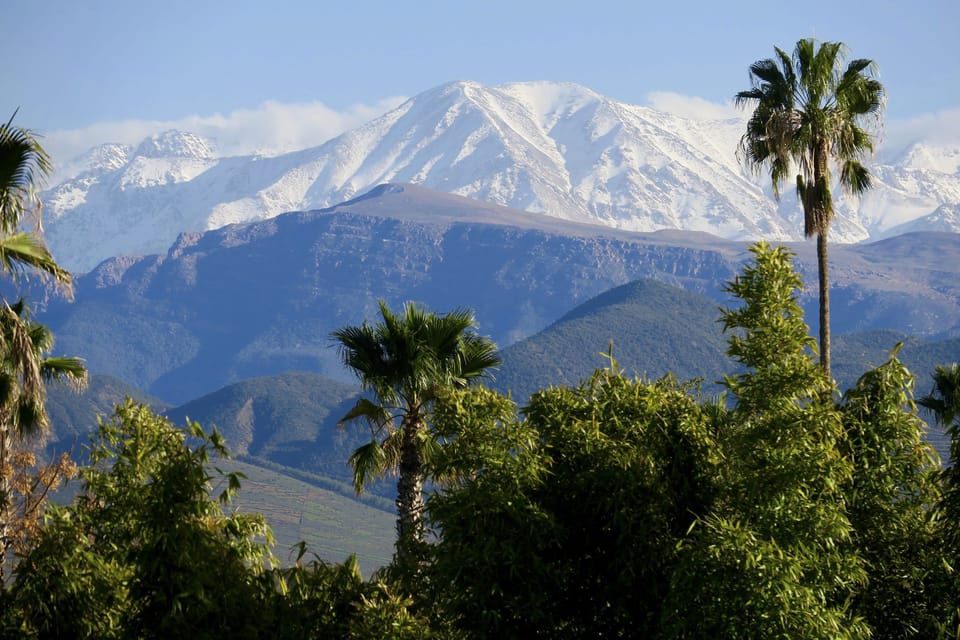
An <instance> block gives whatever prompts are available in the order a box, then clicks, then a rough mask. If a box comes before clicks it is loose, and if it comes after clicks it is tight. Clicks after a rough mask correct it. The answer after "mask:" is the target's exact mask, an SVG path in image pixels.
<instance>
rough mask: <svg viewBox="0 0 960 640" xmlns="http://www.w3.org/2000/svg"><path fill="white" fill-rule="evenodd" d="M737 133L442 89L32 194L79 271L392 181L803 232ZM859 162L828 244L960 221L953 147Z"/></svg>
mask: <svg viewBox="0 0 960 640" xmlns="http://www.w3.org/2000/svg"><path fill="white" fill-rule="evenodd" d="M743 130H744V120H743V119H741V118H731V119H727V120H715V121H703V120H695V119H690V118H684V117H680V116H677V115H673V114H670V113H665V112H662V111H657V110H655V109H652V108H649V107H643V106H637V105H630V104H625V103H621V102H617V101H615V100H612V99H609V98H607V97H604V96H602V95H600V94H597V93H595V92H593V91H591V90H589V89H587V88H584V87H581V86H578V85H573V84H563V83H550V82H529V83H515V84H508V85H503V86H500V87H485V86H482V85H479V84H477V83H473V82H454V83H449V84H446V85H443V86H440V87H437V88H435V89H432V90H429V91H426V92H424V93H421V94H419V95H417V96H415V97H413V98H411V99H410V100H408V101H406V102H404V103H403V104H402V105H400V106H399V107H397V108H396V109H393V110H391V111H389V112H388V113H386V114H384V115H383V116H381V117H379V118H376V119H374V120H372V121H370V122H368V123H367V124H365V125H363V126H361V127H359V128H357V129H355V130H352V131H348V132H346V133H344V134H342V135H340V136H338V137H336V138H334V139H332V140H330V141H328V142H326V143H325V144H323V145H321V146H319V147H314V148H310V149H304V150H300V151H296V152H292V153H287V154H284V155H279V156H274V157H265V156H258V155H254V156H241V157H220V156H219V155H218V154H217V152H216V144H215V141H211V140H206V139H204V138H202V137H200V136H197V135H195V134H192V133H189V132H180V131H169V132H166V133H164V134H161V135H157V136H154V137H151V138H148V139H146V140H144V141H142V142H141V143H140V144H139V145H120V144H105V145H103V146H100V147H98V148H95V149H92V150H91V151H90V152H89V153H87V154H86V155H85V156H83V157H81V158H79V159H75V160H73V161H71V162H70V163H69V164H70V165H71V166H73V167H75V169H74V170H73V172H72V175H71V176H70V177H69V179H67V180H65V181H63V182H61V183H59V184H56V185H54V186H53V187H52V188H51V189H49V190H48V191H46V192H45V193H44V194H42V197H43V200H44V202H45V214H46V220H47V239H48V242H49V244H50V246H51V248H52V250H53V252H54V255H56V256H57V257H58V259H59V260H60V261H61V262H62V263H63V264H64V265H65V266H67V267H68V268H70V269H72V270H74V271H81V272H85V271H89V270H92V269H93V268H94V267H96V266H97V264H99V263H100V262H101V261H103V260H105V259H107V258H110V257H112V256H116V255H121V254H135V255H148V254H160V253H165V252H166V251H167V249H168V248H169V246H170V245H171V244H172V243H173V242H174V240H175V239H176V238H177V236H178V234H180V233H182V232H190V233H193V232H203V231H208V230H213V229H217V228H220V227H223V226H225V225H228V224H232V223H240V222H249V221H257V220H265V219H269V218H272V217H275V216H277V215H279V214H281V213H284V212H288V211H305V210H310V209H317V208H325V207H330V206H333V205H336V204H338V203H340V202H343V201H345V200H349V199H352V198H354V197H357V196H358V195H361V194H364V193H366V192H367V191H369V190H370V189H372V188H374V187H376V186H377V185H379V184H382V183H387V182H393V183H413V184H418V185H422V186H425V187H428V188H430V189H433V190H437V191H442V192H447V193H451V194H456V195H461V196H466V197H469V198H472V199H475V200H480V201H484V202H490V203H493V204H498V205H502V206H506V207H509V208H511V209H515V210H522V211H528V212H533V213H538V214H544V215H546V216H549V217H551V218H552V219H559V220H568V221H577V222H585V223H590V224H596V225H603V226H606V227H610V228H615V229H621V230H628V231H656V230H662V229H671V230H685V231H703V232H709V233H711V234H713V235H716V236H719V237H722V238H725V239H730V240H745V239H756V238H767V239H772V240H778V239H779V240H798V239H800V237H801V234H802V228H803V225H802V222H801V221H802V214H801V212H800V209H799V207H798V205H797V203H796V198H795V197H794V196H793V194H792V193H786V194H784V197H783V198H782V199H781V200H780V201H779V202H777V201H776V200H774V198H773V197H772V195H771V193H770V191H769V186H768V184H767V183H768V182H769V180H768V179H766V177H765V176H763V175H753V174H752V173H750V172H748V171H746V170H745V169H744V167H743V166H742V163H741V162H740V161H739V160H738V157H737V146H738V142H739V138H740V136H741V134H742V132H743ZM872 170H873V173H874V175H875V178H876V179H875V188H874V189H873V190H871V191H870V192H869V193H868V194H867V195H866V197H864V198H863V199H862V200H860V201H847V200H843V201H841V202H839V203H838V208H837V216H836V219H835V221H834V223H833V226H832V228H831V237H832V238H833V239H834V240H835V241H838V242H843V243H854V242H862V241H870V240H877V239H880V238H885V237H890V236H893V235H896V234H898V233H902V232H906V231H960V172H958V171H960V148H953V147H949V146H942V147H940V146H933V145H930V144H919V143H918V144H914V145H911V146H908V147H907V148H906V149H904V150H902V152H901V153H899V154H897V155H896V156H895V157H893V158H892V159H891V160H890V161H889V162H887V163H873V165H872Z"/></svg>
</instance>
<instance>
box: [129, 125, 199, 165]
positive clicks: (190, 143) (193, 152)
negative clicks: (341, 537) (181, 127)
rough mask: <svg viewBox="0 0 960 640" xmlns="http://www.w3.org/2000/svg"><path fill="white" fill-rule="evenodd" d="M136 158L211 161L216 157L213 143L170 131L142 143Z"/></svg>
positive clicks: (194, 136) (188, 134)
mask: <svg viewBox="0 0 960 640" xmlns="http://www.w3.org/2000/svg"><path fill="white" fill-rule="evenodd" d="M134 155H135V156H140V157H143V158H195V159H198V160H209V159H211V158H213V157H214V155H215V154H214V150H213V143H212V141H210V140H207V139H206V138H203V137H201V136H198V135H197V134H195V133H188V132H185V131H175V130H172V129H171V130H169V131H164V132H163V133H161V134H158V135H154V136H150V137H149V138H147V139H146V140H144V141H143V142H141V143H140V146H138V147H137V150H136V151H135V152H134Z"/></svg>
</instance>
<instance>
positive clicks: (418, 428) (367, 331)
mask: <svg viewBox="0 0 960 640" xmlns="http://www.w3.org/2000/svg"><path fill="white" fill-rule="evenodd" d="M379 305H380V315H381V317H382V322H379V323H377V324H375V325H370V324H368V323H367V322H364V323H363V324H362V325H360V326H348V327H343V328H341V329H338V330H337V331H334V332H333V334H332V338H333V339H334V340H335V341H336V342H337V343H338V347H339V350H340V357H341V359H342V360H343V363H344V364H345V365H347V366H348V367H349V368H350V369H352V370H353V372H354V373H356V375H357V377H358V378H359V379H360V383H361V385H362V387H363V389H364V390H367V391H370V392H372V393H373V396H374V401H371V400H369V399H366V398H364V399H361V400H360V401H359V402H358V403H357V405H356V407H354V409H353V410H352V411H350V412H349V413H348V414H347V415H346V416H345V417H344V418H343V422H346V421H350V420H356V419H365V420H367V421H368V423H369V424H370V425H371V428H372V433H373V439H372V440H371V441H370V442H369V443H368V444H366V445H364V446H362V447H360V448H359V449H357V450H356V451H355V452H354V453H353V455H352V456H351V457H350V463H351V464H352V465H353V469H354V478H355V485H356V488H357V490H358V491H360V490H362V488H363V486H364V485H365V484H366V483H367V482H368V481H369V480H370V479H372V478H374V477H377V476H383V475H384V474H386V473H389V472H392V471H394V470H396V471H397V472H398V480H397V511H398V518H397V534H398V538H397V558H398V560H400V561H401V564H403V563H405V562H407V561H409V560H410V556H411V550H412V549H413V548H415V547H418V546H419V545H420V543H422V541H423V481H424V451H425V449H426V448H427V447H429V446H430V443H431V442H432V439H431V436H430V433H429V431H428V428H427V418H428V413H429V410H430V408H431V406H432V404H433V403H434V401H435V400H436V398H437V396H438V394H440V393H442V392H443V391H445V390H448V389H455V388H463V387H466V386H467V385H468V384H470V383H471V382H472V381H474V380H477V379H479V378H481V377H482V376H484V375H487V372H488V370H489V369H490V368H491V367H495V366H497V365H499V364H500V359H499V357H498V356H497V351H496V346H495V345H494V344H493V342H491V341H490V340H489V339H488V338H486V337H483V336H480V335H478V334H477V333H476V331H475V327H476V321H475V320H474V317H473V314H472V313H471V312H469V311H466V310H462V309H458V310H456V311H453V312H452V313H449V314H446V315H436V314H434V313H431V312H427V311H424V310H422V309H420V308H418V307H417V306H416V305H415V304H413V303H407V305H406V306H405V307H404V310H403V313H402V314H401V315H399V316H398V315H395V314H394V313H392V312H391V311H390V309H389V308H388V307H387V305H386V303H385V302H383V301H382V300H381V301H380V303H379ZM397 419H399V422H400V424H399V427H398V426H397V425H396V424H395V421H396V420H397Z"/></svg>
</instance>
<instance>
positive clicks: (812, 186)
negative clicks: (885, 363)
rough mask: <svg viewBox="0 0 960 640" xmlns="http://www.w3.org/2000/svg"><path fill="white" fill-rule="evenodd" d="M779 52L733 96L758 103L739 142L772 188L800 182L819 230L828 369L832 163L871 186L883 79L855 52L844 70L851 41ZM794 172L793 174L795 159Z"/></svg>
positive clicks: (843, 175)
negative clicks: (872, 126) (765, 171)
mask: <svg viewBox="0 0 960 640" xmlns="http://www.w3.org/2000/svg"><path fill="white" fill-rule="evenodd" d="M775 50H776V53H777V57H776V59H770V58H767V59H765V60H758V61H757V62H754V63H753V64H752V65H751V66H750V78H751V81H752V85H753V87H752V88H751V89H749V90H748V91H741V92H739V93H738V94H737V95H736V98H735V101H736V104H737V106H740V107H743V106H748V105H755V106H754V111H753V114H752V115H751V116H750V119H749V120H748V122H747V131H746V133H744V135H743V137H742V138H741V141H740V152H741V154H742V157H744V158H745V159H746V162H747V163H748V165H749V166H751V167H752V168H753V169H755V170H758V171H759V170H760V168H761V167H764V166H768V165H769V168H770V178H771V181H772V182H773V192H774V194H775V195H776V197H778V198H779V197H780V187H781V186H782V185H783V183H784V182H786V181H788V180H789V181H795V182H796V185H797V194H798V196H799V198H800V203H801V205H802V206H803V216H804V234H805V235H806V236H807V237H808V238H809V237H811V236H816V237H817V266H818V271H819V276H820V365H821V366H822V367H823V370H824V372H825V373H826V374H827V377H828V378H829V376H830V296H829V277H828V270H827V232H828V231H829V229H830V222H831V221H832V220H833V213H834V210H833V193H832V191H831V164H834V165H836V166H839V169H840V184H841V186H842V187H843V188H844V189H846V190H847V191H848V192H850V193H852V194H854V195H860V194H862V193H863V192H864V191H866V190H867V189H868V188H869V187H870V173H869V171H867V169H866V167H865V166H864V165H863V164H862V162H861V161H862V160H863V158H864V157H865V155H866V154H867V153H868V152H871V151H873V137H872V134H871V133H870V131H868V130H867V129H866V128H864V127H865V125H866V124H868V123H871V122H872V123H879V121H880V114H881V111H882V108H883V101H884V89H883V85H881V84H880V82H879V81H878V80H876V79H875V78H874V77H873V71H874V63H873V61H872V60H866V59H858V60H853V61H852V62H850V63H849V64H848V65H847V66H846V69H843V68H842V66H843V62H844V60H845V54H846V47H845V46H844V45H843V43H840V42H824V43H822V44H821V45H820V46H817V43H816V41H815V40H813V39H805V40H800V41H799V42H797V45H796V48H795V49H794V51H793V56H792V57H791V56H789V55H788V54H787V53H786V52H784V51H783V50H781V49H779V48H775ZM794 162H795V163H796V164H797V173H796V175H795V176H791V175H790V174H791V173H792V171H791V165H792V164H793V163H794Z"/></svg>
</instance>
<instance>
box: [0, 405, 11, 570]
mask: <svg viewBox="0 0 960 640" xmlns="http://www.w3.org/2000/svg"><path fill="white" fill-rule="evenodd" d="M12 444H13V442H12V438H11V434H10V428H9V426H7V425H6V424H4V423H3V421H2V419H0V589H2V588H3V586H4V581H5V579H6V575H5V569H6V567H7V550H9V549H10V544H11V542H12V540H11V539H10V514H11V511H12V509H11V506H12V504H13V495H12V489H13V487H12V480H13V468H12V465H11V462H12V461H11V459H10V458H11V453H12V451H11V446H12Z"/></svg>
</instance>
